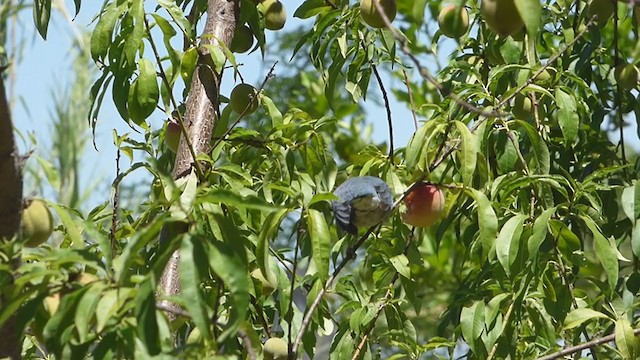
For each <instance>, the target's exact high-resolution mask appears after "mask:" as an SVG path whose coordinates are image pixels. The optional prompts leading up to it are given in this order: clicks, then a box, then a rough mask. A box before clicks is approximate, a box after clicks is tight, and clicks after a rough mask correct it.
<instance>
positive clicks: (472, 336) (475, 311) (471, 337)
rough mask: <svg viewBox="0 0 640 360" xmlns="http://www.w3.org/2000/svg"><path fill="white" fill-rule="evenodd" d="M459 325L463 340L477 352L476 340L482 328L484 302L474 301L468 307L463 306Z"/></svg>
mask: <svg viewBox="0 0 640 360" xmlns="http://www.w3.org/2000/svg"><path fill="white" fill-rule="evenodd" d="M460 327H461V330H462V336H463V337H464V340H465V341H466V342H467V344H469V347H470V348H471V350H473V351H474V352H479V351H478V350H479V349H478V346H479V345H480V344H479V343H476V340H477V339H478V338H479V337H480V335H482V331H483V329H484V302H482V301H476V302H474V303H473V305H471V306H470V307H463V308H462V312H461V313H460Z"/></svg>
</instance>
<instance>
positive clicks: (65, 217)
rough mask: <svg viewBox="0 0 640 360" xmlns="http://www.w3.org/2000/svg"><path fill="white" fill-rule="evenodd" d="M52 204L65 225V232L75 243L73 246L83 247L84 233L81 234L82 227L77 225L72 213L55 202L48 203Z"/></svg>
mask: <svg viewBox="0 0 640 360" xmlns="http://www.w3.org/2000/svg"><path fill="white" fill-rule="evenodd" d="M47 204H49V205H50V206H52V207H53V208H54V209H55V210H56V213H58V217H59V218H60V221H61V222H62V225H63V226H64V230H65V233H66V234H67V236H69V240H71V243H72V244H73V247H76V248H83V247H84V240H83V239H82V235H81V234H80V229H79V228H78V225H76V223H75V221H73V219H72V218H71V215H70V214H69V212H68V211H67V209H66V208H65V207H63V206H61V205H58V204H54V203H47Z"/></svg>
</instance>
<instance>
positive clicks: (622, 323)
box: [616, 317, 640, 359]
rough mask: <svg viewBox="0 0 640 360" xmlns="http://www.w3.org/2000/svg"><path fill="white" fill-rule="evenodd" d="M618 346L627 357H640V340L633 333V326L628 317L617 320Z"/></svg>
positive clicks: (624, 356)
mask: <svg viewBox="0 0 640 360" xmlns="http://www.w3.org/2000/svg"><path fill="white" fill-rule="evenodd" d="M616 346H617V347H618V351H620V353H621V354H622V356H623V358H625V359H637V358H639V357H640V353H639V350H640V342H638V338H637V337H636V336H635V335H634V334H633V327H631V323H629V320H627V318H624V317H622V318H620V319H618V321H616Z"/></svg>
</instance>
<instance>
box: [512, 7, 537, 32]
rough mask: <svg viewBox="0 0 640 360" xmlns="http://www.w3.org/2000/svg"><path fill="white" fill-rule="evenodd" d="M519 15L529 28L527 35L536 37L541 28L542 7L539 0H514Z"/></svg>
mask: <svg viewBox="0 0 640 360" xmlns="http://www.w3.org/2000/svg"><path fill="white" fill-rule="evenodd" d="M514 3H515V5H516V9H517V10H518V14H519V15H520V17H521V18H522V21H523V22H524V25H525V26H526V27H527V33H529V35H531V36H534V35H535V34H536V33H537V32H538V29H539V28H540V21H541V19H542V5H541V4H540V1H538V0H514Z"/></svg>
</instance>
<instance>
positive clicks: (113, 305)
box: [56, 287, 134, 332]
mask: <svg viewBox="0 0 640 360" xmlns="http://www.w3.org/2000/svg"><path fill="white" fill-rule="evenodd" d="M133 291H134V289H131V288H125V287H119V288H117V289H111V290H107V291H105V292H104V294H103V296H102V298H100V301H99V302H98V307H97V308H96V331H97V332H102V330H104V327H105V326H106V325H107V322H109V320H113V317H114V315H115V314H116V313H117V312H118V310H119V309H120V307H122V306H123V305H124V303H125V302H128V301H129V296H130V295H132V292H133ZM56 314H57V313H56Z"/></svg>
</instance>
